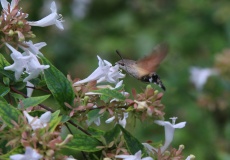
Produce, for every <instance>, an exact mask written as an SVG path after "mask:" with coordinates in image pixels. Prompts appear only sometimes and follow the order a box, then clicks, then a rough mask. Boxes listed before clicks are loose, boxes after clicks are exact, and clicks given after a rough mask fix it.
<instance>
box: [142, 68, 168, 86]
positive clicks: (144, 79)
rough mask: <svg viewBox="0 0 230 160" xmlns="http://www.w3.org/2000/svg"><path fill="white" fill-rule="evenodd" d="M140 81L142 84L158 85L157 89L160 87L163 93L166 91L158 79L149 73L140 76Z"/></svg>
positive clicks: (154, 74) (155, 75)
mask: <svg viewBox="0 0 230 160" xmlns="http://www.w3.org/2000/svg"><path fill="white" fill-rule="evenodd" d="M140 80H141V81H142V82H147V83H154V84H156V85H158V86H159V87H161V88H162V89H163V90H164V91H165V90H166V88H165V86H164V85H163V83H162V81H161V79H160V77H159V76H158V75H157V74H156V73H155V72H153V73H150V74H148V75H145V76H142V77H141V78H140Z"/></svg>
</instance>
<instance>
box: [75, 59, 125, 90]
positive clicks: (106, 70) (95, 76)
mask: <svg viewBox="0 0 230 160" xmlns="http://www.w3.org/2000/svg"><path fill="white" fill-rule="evenodd" d="M97 58H98V61H99V62H98V65H99V67H98V68H97V69H96V70H95V71H94V72H93V73H92V74H90V75H89V76H88V77H87V78H85V79H83V80H81V81H77V82H75V83H74V86H78V85H80V84H83V83H87V82H90V81H94V80H97V83H100V82H109V83H117V82H118V80H119V79H120V78H124V77H125V75H124V74H122V73H120V71H119V66H118V65H115V66H112V64H111V63H110V62H108V61H106V60H102V59H101V58H100V57H99V56H97Z"/></svg>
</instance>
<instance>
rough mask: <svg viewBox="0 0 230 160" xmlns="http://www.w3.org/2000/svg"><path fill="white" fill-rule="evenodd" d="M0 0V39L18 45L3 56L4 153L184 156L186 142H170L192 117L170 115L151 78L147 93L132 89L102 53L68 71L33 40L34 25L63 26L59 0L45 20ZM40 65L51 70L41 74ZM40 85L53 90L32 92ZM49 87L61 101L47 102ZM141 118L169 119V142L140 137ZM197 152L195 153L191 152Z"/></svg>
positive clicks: (62, 158)
mask: <svg viewBox="0 0 230 160" xmlns="http://www.w3.org/2000/svg"><path fill="white" fill-rule="evenodd" d="M0 1H1V5H2V8H3V10H2V13H1V17H0V32H1V35H2V38H1V42H2V44H3V45H1V46H0V47H3V46H6V47H7V48H8V49H9V50H10V51H11V54H10V56H11V58H12V60H13V64H11V65H10V64H9V63H8V62H7V60H6V59H5V58H4V56H3V55H2V56H0V61H1V65H0V70H1V74H3V76H2V75H1V76H2V77H4V78H3V82H2V90H3V91H2V92H1V96H2V98H1V103H0V117H1V124H0V131H1V133H2V134H1V135H0V143H1V145H4V144H5V146H6V149H4V150H2V151H1V153H0V159H9V158H10V159H11V160H16V159H17V160H18V159H21V160H22V159H30V160H41V159H44V160H49V159H56V160H75V158H76V157H79V155H78V152H79V153H80V152H81V153H82V154H83V156H84V157H90V158H92V157H93V159H102V158H103V159H104V160H106V159H107V160H113V159H124V160H153V159H158V160H161V159H162V160H163V159H177V160H182V159H183V155H182V151H183V149H184V147H183V145H181V146H180V147H179V149H175V148H172V147H171V149H170V150H169V149H168V148H169V146H170V145H171V142H172V141H173V137H174V131H175V129H176V128H183V127H184V126H185V124H186V122H181V123H178V124H175V121H176V118H175V117H174V118H171V119H172V123H170V122H167V121H163V119H164V115H165V113H164V108H165V106H164V105H163V104H162V103H161V99H162V97H163V93H161V92H159V91H157V90H155V89H154V88H153V87H152V86H151V85H148V86H147V87H146V88H145V90H144V91H143V92H141V93H137V91H136V90H135V89H132V93H131V94H130V93H128V92H127V91H126V90H125V84H123V80H122V78H124V77H125V74H123V73H122V72H121V70H120V68H119V65H117V64H116V63H115V65H112V63H110V62H109V61H107V60H104V59H102V58H100V57H99V56H97V58H98V67H97V68H96V69H95V71H93V72H92V73H91V74H90V75H89V76H88V77H87V78H85V79H83V80H79V79H75V80H71V78H70V76H67V78H66V77H65V76H64V75H63V74H62V73H61V72H60V71H59V70H58V69H56V68H55V67H54V66H53V65H52V64H51V63H50V62H49V61H48V60H47V59H46V58H45V57H44V55H43V53H42V52H41V51H40V50H41V48H42V47H44V46H46V43H45V42H39V43H33V41H32V40H31V39H32V38H34V37H35V35H34V34H33V32H32V30H31V29H32V27H31V26H40V27H46V26H50V25H56V26H57V27H58V28H59V29H60V30H63V29H64V28H63V25H62V22H63V20H62V16H61V15H60V14H58V13H57V8H56V4H55V2H52V3H51V7H50V9H51V14H49V15H48V16H46V17H44V18H42V19H41V20H39V21H27V20H26V19H27V17H28V16H29V14H27V13H23V12H22V9H21V8H20V7H19V4H18V3H19V0H12V2H11V3H9V2H7V0H0ZM40 60H41V62H42V63H41V62H40ZM48 68H49V69H48ZM12 72H13V74H12ZM41 73H43V75H44V76H41V77H39V75H40V74H41ZM203 79H207V77H206V78H203ZM203 81H204V80H203ZM202 83H203V82H202ZM34 89H39V90H40V91H41V92H45V94H47V93H48V94H49V95H42V96H37V97H31V96H32V92H33V90H34ZM25 91H26V93H24V92H25ZM5 95H7V96H5ZM50 95H52V96H53V97H52V98H53V100H55V101H57V102H58V104H57V103H54V104H55V106H52V105H50V106H46V105H44V104H42V103H43V101H45V100H46V99H47V98H48V97H49V96H50ZM5 97H6V98H5ZM8 102H9V103H8ZM56 105H57V106H56ZM57 108H58V109H57ZM137 119H138V120H141V121H146V120H149V121H150V122H152V123H153V124H154V122H155V123H156V124H158V125H161V126H164V129H165V142H164V144H162V146H160V145H158V146H156V145H154V144H150V143H142V142H140V141H139V140H138V139H137V138H135V137H134V135H132V134H131V133H130V132H129V131H128V130H127V127H128V126H129V127H130V126H132V125H130V124H129V122H130V121H133V120H134V121H135V120H137ZM70 125H71V126H70ZM111 126H112V127H111ZM134 146H135V147H134ZM69 151H71V152H69ZM71 153H74V154H75V155H73V156H71V155H70V154H71ZM190 159H194V156H193V155H190V156H188V157H187V159H186V160H190Z"/></svg>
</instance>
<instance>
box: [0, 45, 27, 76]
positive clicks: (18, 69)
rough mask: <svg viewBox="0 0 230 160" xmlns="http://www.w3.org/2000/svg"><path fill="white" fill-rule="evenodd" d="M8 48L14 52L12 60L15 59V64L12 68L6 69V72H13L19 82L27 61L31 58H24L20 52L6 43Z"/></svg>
mask: <svg viewBox="0 0 230 160" xmlns="http://www.w3.org/2000/svg"><path fill="white" fill-rule="evenodd" d="M6 46H7V47H8V48H9V49H10V50H11V51H12V53H11V55H10V56H11V58H12V59H13V61H14V63H13V64H12V65H10V66H7V67H5V68H4V69H5V70H11V71H14V72H15V79H16V80H18V79H19V78H20V77H21V75H22V73H23V71H24V69H25V67H26V63H27V60H28V59H29V57H27V56H23V55H22V54H21V53H20V52H18V51H17V50H16V49H14V48H13V47H12V46H11V45H9V44H8V43H6Z"/></svg>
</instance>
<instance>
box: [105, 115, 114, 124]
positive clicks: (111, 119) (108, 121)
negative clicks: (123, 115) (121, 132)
mask: <svg viewBox="0 0 230 160" xmlns="http://www.w3.org/2000/svg"><path fill="white" fill-rule="evenodd" d="M115 118H116V117H115V116H112V117H110V118H109V119H107V120H106V121H105V123H111V122H112V121H113V120H114V119H115Z"/></svg>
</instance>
